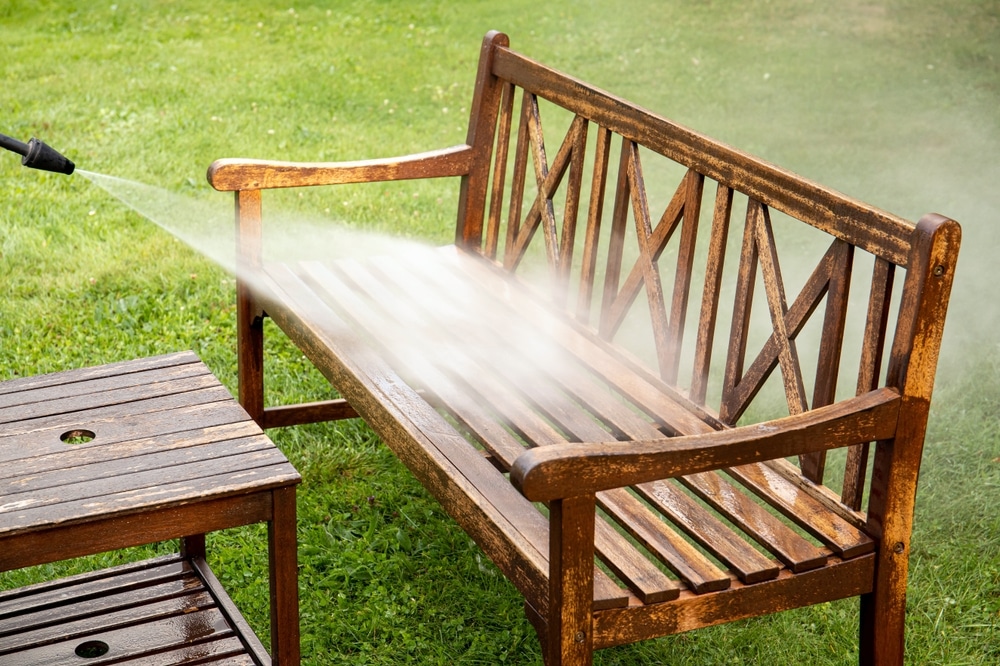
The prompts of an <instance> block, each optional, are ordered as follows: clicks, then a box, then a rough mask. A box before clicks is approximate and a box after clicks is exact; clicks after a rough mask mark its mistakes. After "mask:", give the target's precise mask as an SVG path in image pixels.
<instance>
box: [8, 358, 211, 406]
mask: <svg viewBox="0 0 1000 666" xmlns="http://www.w3.org/2000/svg"><path fill="white" fill-rule="evenodd" d="M191 364H198V365H200V364H201V360H200V359H199V358H198V356H197V355H196V354H195V353H194V352H190V351H183V352H177V353H174V354H162V355H160V356H149V357H145V358H140V359H134V360H130V361H120V362H118V363H107V364H104V365H96V366H93V367H87V368H78V369H74V370H63V371H60V372H50V373H47V374H43V375H32V376H30V377H18V378H16V379H8V380H5V381H3V382H0V395H3V396H8V397H7V398H5V399H8V400H9V399H11V398H10V397H9V395H10V394H19V393H22V392H24V391H33V390H38V389H44V388H47V387H50V386H65V385H67V384H73V383H76V382H88V381H92V380H99V379H105V378H108V377H123V376H127V375H130V374H132V373H136V372H144V371H148V370H156V369H162V368H171V367H176V366H185V365H191ZM2 404H6V403H4V402H0V405H2Z"/></svg>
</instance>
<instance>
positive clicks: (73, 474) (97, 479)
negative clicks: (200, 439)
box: [0, 435, 288, 526]
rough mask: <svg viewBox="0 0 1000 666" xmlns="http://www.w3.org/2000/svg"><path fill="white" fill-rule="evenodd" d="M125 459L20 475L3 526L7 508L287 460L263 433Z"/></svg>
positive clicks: (8, 494)
mask: <svg viewBox="0 0 1000 666" xmlns="http://www.w3.org/2000/svg"><path fill="white" fill-rule="evenodd" d="M127 461H128V464H124V465H118V464H115V465H107V464H104V463H95V464H93V465H85V466H81V467H70V468H64V469H58V470H53V471H52V472H48V473H41V474H36V475H34V476H32V477H29V478H23V477H16V478H14V479H11V480H8V481H6V482H5V483H2V484H0V526H2V525H3V524H4V519H3V515H4V514H5V513H7V512H9V511H23V510H24V509H27V508H31V509H35V508H38V507H42V506H47V505H50V504H58V503H60V502H73V501H77V500H83V499H87V498H94V499H99V498H103V497H107V496H110V495H113V494H115V493H119V492H128V491H132V490H137V489H139V488H155V487H156V486H160V485H167V484H171V483H179V482H183V481H184V480H194V479H197V478H200V477H201V476H204V475H207V474H223V473H228V472H234V471H239V470H240V469H253V468H257V467H266V466H278V465H282V464H287V462H288V461H287V460H286V459H285V456H284V455H283V454H282V453H281V452H280V451H278V450H277V449H276V448H275V447H274V445H273V444H271V441H270V440H269V439H267V438H266V437H264V436H263V435H259V436H256V437H250V438H246V439H243V440H227V441H223V442H212V443H208V444H203V445H202V446H195V447H185V448H183V449H179V450H177V451H164V452H161V453H158V454H150V455H145V456H136V457H134V458H129V459H127ZM286 471H287V470H286Z"/></svg>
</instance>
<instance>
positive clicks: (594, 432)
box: [310, 261, 776, 598]
mask: <svg viewBox="0 0 1000 666" xmlns="http://www.w3.org/2000/svg"><path fill="white" fill-rule="evenodd" d="M383 267H384V266H383ZM310 270H311V274H312V276H313V277H315V278H317V279H324V278H325V279H326V280H334V279H340V280H346V279H347V278H346V276H348V275H349V276H351V277H352V278H354V280H355V281H354V284H355V285H356V286H357V287H358V288H359V289H360V290H361V291H363V292H366V293H368V295H369V296H370V297H371V302H370V303H368V302H366V303H364V304H362V303H360V302H359V299H356V298H355V297H354V296H351V295H345V290H347V289H349V288H350V286H351V285H350V284H348V283H347V282H344V281H341V282H336V283H335V284H332V285H330V286H329V287H328V289H329V290H330V293H336V294H338V295H339V296H338V297H339V298H342V299H344V300H345V301H351V305H352V307H350V308H349V311H350V312H352V313H353V314H356V313H358V312H359V311H365V310H366V309H370V308H377V304H379V303H384V302H395V301H396V300H397V299H396V298H394V296H398V294H394V293H389V292H388V291H387V290H386V289H387V288H379V285H377V284H376V281H377V280H378V277H379V276H377V275H376V274H375V273H374V272H373V271H371V270H368V269H367V267H365V266H363V265H362V264H361V262H358V261H351V262H349V263H348V264H347V265H345V266H343V270H340V267H339V266H338V267H337V268H336V269H334V268H331V267H325V268H324V267H320V266H317V265H314V264H311V265H310ZM393 281H394V284H395V286H397V287H402V286H403V285H404V284H412V280H411V281H407V280H406V279H405V277H404V276H401V275H398V274H397V275H395V276H394V279H393ZM382 286H383V287H384V285H382ZM407 295H409V296H411V297H413V298H417V297H418V296H419V295H418V294H416V293H412V292H411V293H408V294H407ZM398 311H399V310H398V309H396V310H394V312H393V314H396V313H398ZM383 314H384V315H386V316H385V317H384V318H376V319H373V320H371V321H369V322H368V325H367V330H368V332H369V333H370V334H371V335H373V336H378V334H379V331H382V330H385V329H386V327H390V328H391V327H393V326H394V325H396V326H402V327H406V329H407V330H411V331H412V330H413V329H412V328H410V326H412V325H415V324H416V323H417V321H416V320H404V321H399V322H395V321H393V320H392V319H390V317H389V315H388V313H385V312H383ZM426 316H427V317H433V316H435V313H433V312H431V313H427V315H426ZM437 323H438V324H442V325H443V322H437ZM476 330H477V331H478V330H479V327H477V328H476ZM482 330H484V331H492V330H496V329H494V328H492V327H491V326H489V325H487V326H485V327H483V329H482ZM463 333H469V334H471V335H473V336H474V337H475V339H474V340H473V341H472V342H474V343H475V344H474V346H473V348H480V347H483V348H486V349H496V348H497V347H496V345H497V343H498V341H497V340H493V339H489V336H488V334H486V333H478V332H473V331H463ZM415 335H416V334H415ZM441 335H442V336H447V335H448V333H447V331H446V330H444V328H443V326H442V332H441ZM409 340H410V336H407V340H406V341H399V342H397V341H396V340H395V338H394V336H391V335H390V336H389V340H387V341H386V342H385V347H386V350H387V353H390V354H391V353H392V351H391V350H390V349H389V348H390V347H391V346H392V343H396V344H397V345H398V344H406V342H408V341H409ZM436 342H437V341H433V342H431V343H429V344H434V343H436ZM456 344H457V341H456ZM417 345H418V346H417V349H416V350H414V351H419V349H420V346H419V345H420V342H419V341H418V342H417ZM466 351H467V350H466V349H465V347H464V346H457V347H456V348H455V350H454V352H453V353H454V357H453V356H452V352H451V350H450V349H449V353H448V354H447V356H448V358H449V359H450V360H454V361H455V362H456V363H457V364H458V365H460V366H462V367H465V368H466V369H468V366H466V365H465V362H466V360H467V359H465V358H464V354H465V353H466ZM406 356H407V358H410V357H411V356H414V355H413V354H412V353H408V354H406ZM432 356H436V355H434V354H432ZM459 357H461V358H459ZM501 358H502V359H506V358H507V356H506V355H503V356H502V357H501ZM474 361H479V365H477V369H479V370H481V371H482V372H476V373H475V376H476V377H477V378H479V380H478V381H476V382H474V383H475V384H476V385H477V388H480V387H479V386H478V385H480V384H483V383H488V381H487V380H483V379H482V377H483V376H484V375H483V374H482V373H484V372H487V373H488V371H489V368H487V367H486V359H485V358H482V357H480V358H479V359H474ZM419 362H420V361H419V360H416V361H412V363H419ZM424 365H425V368H426V366H428V365H430V364H424ZM498 365H501V366H502V365H503V362H501V363H500V364H498ZM563 369H564V368H560V370H559V371H557V372H553V373H552V375H553V377H554V376H556V375H558V376H559V379H560V381H561V382H565V384H566V386H563V387H562V388H568V385H570V384H573V383H574V382H573V380H574V379H577V380H578V381H581V382H588V381H593V380H592V379H588V378H586V377H582V378H581V377H580V374H581V373H580V372H572V371H570V372H569V373H567V374H569V375H570V377H569V380H567V379H566V377H565V376H563V375H562V371H563ZM410 370H413V368H410ZM497 372H499V373H500V374H503V370H502V368H498V369H497ZM416 374H417V376H420V377H421V378H422V379H421V381H422V383H423V384H424V385H427V382H428V376H435V375H436V374H437V371H436V369H431V368H426V369H425V370H423V371H422V372H419V373H416ZM505 379H506V380H507V382H508V384H513V383H514V382H515V381H516V379H517V378H516V377H506V378H505ZM428 389H429V390H430V391H432V392H434V393H438V395H439V397H440V390H441V387H440V386H432V385H428ZM522 389H523V391H524V392H525V393H526V394H527V398H528V400H529V401H531V402H533V403H534V404H535V406H536V407H537V408H540V409H542V410H544V411H546V412H547V413H548V414H549V415H550V416H551V417H553V418H556V419H558V420H560V421H561V423H562V425H563V427H564V428H565V429H567V430H569V431H570V434H571V435H575V436H576V437H577V438H583V437H587V438H590V439H591V440H593V439H606V438H607V437H608V433H607V432H606V431H604V430H603V429H602V428H599V427H597V425H596V423H595V416H594V415H591V414H587V413H585V412H581V411H580V408H579V406H578V405H575V404H572V403H570V402H567V400H566V398H565V395H564V394H563V392H562V391H561V390H560V388H559V387H553V386H546V385H536V384H533V385H531V386H527V387H522ZM480 390H481V388H480ZM577 390H579V389H577ZM509 392H510V390H509V389H506V390H505V389H504V388H500V389H499V390H498V391H497V394H496V395H490V394H486V395H484V399H485V401H486V402H487V404H496V403H497V402H502V401H504V400H505V395H506V394H507V393H509ZM592 397H593V396H592ZM467 401H468V399H467V397H466V396H459V397H457V398H456V399H455V400H454V404H455V405H458V406H456V407H454V409H455V410H456V412H460V411H462V408H461V404H462V403H464V402H467ZM445 402H446V403H447V402H448V400H447V399H445ZM591 402H600V403H601V404H602V405H604V404H605V403H610V404H613V405H615V406H617V407H620V408H621V410H620V411H619V412H618V413H617V414H616V416H617V418H619V419H621V420H622V421H621V422H629V421H631V420H632V419H638V416H637V415H636V414H635V413H632V412H627V411H626V410H624V407H623V406H622V404H621V403H620V402H613V401H609V400H607V399H605V400H600V401H598V400H597V399H596V398H593V399H592V400H591ZM526 414H531V410H530V409H528V408H522V409H520V410H519V411H518V414H516V415H514V416H513V417H512V416H511V415H509V414H508V415H506V417H507V418H508V419H509V420H510V421H511V422H512V424H513V427H515V428H517V427H518V424H517V422H518V420H519V415H522V416H523V415H526ZM629 417H631V418H629ZM610 421H612V422H614V419H611V420H610ZM639 423H641V424H642V425H643V426H645V428H646V429H645V430H643V431H641V432H642V433H643V434H644V435H646V436H649V435H651V434H652V435H654V436H655V435H658V432H657V431H656V429H655V428H654V427H653V426H652V425H651V424H649V423H648V422H646V421H642V420H639V422H638V423H632V428H631V432H632V434H633V435H634V434H635V433H636V432H640V431H639V428H640V425H639ZM558 441H565V440H555V441H550V442H539V443H545V444H547V443H557V442H558ZM488 448H489V447H488ZM493 448H496V449H499V448H503V447H501V446H499V445H497V446H495V447H493ZM511 462H513V461H509V462H507V465H508V466H509V464H510V463H511ZM603 499H604V498H603V497H599V501H603ZM630 500H631V501H630ZM602 506H603V508H604V509H605V510H607V511H608V512H609V513H611V514H612V515H613V516H614V517H615V518H616V520H618V521H619V522H620V523H621V524H622V526H623V527H624V528H625V529H626V530H628V531H629V532H630V533H632V534H633V535H641V538H640V541H642V542H644V543H645V544H646V545H647V547H648V548H650V549H651V550H653V551H654V552H655V553H656V554H657V555H658V556H659V557H660V558H661V559H663V560H664V562H665V563H666V564H667V566H669V567H670V568H671V569H673V570H674V571H675V572H676V573H677V574H678V575H679V576H680V577H681V578H683V579H684V580H685V581H686V582H687V583H688V584H689V585H691V587H692V588H693V589H696V590H697V591H699V592H705V591H709V590H712V589H722V588H724V587H725V586H727V585H728V584H729V578H728V576H726V575H725V574H724V573H723V572H722V571H720V570H719V569H718V568H716V567H715V566H714V565H713V564H711V563H710V562H709V561H708V560H706V559H705V558H704V557H703V556H701V555H700V554H698V553H697V551H696V550H694V549H693V548H691V547H690V545H688V544H687V543H685V542H684V541H683V540H682V539H681V538H679V537H678V536H677V535H676V534H674V533H673V532H672V531H670V530H669V529H668V528H667V527H666V525H665V524H663V523H662V522H661V521H659V520H657V519H656V518H654V517H653V516H652V514H649V513H648V509H646V508H645V507H643V506H642V505H641V504H640V503H638V502H637V501H635V500H634V499H632V498H630V497H629V496H627V495H626V496H625V497H619V498H618V500H617V501H614V500H612V499H611V498H610V496H609V497H608V498H607V501H604V503H603V504H602ZM640 512H644V513H646V514H647V515H645V516H643V517H642V518H638V517H637V516H638V514H639V513H640ZM609 536H610V535H609ZM732 536H733V537H735V535H732ZM603 545H604V546H609V545H610V544H607V543H604V544H603ZM616 550H619V549H616ZM619 552H620V550H619ZM625 552H626V553H629V552H631V551H630V550H629V549H626V550H625ZM601 554H602V555H603V556H605V561H608V562H609V566H612V567H613V568H614V565H613V564H612V563H610V560H611V559H613V558H614V556H612V555H611V553H610V552H604V553H601ZM744 559H746V558H744ZM763 568H764V569H766V570H767V571H769V572H773V573H776V569H775V568H774V566H773V565H772V564H771V563H770V562H766V564H765V566H764V567H763ZM755 573H756V570H755ZM755 573H753V574H751V577H754V575H755ZM768 575H771V574H769V573H766V574H764V576H765V577H766V576H768ZM643 596H644V595H642V594H640V598H643Z"/></svg>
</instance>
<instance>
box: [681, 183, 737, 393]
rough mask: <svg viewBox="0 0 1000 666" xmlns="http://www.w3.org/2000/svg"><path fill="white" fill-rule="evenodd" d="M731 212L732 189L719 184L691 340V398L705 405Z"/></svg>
mask: <svg viewBox="0 0 1000 666" xmlns="http://www.w3.org/2000/svg"><path fill="white" fill-rule="evenodd" d="M732 212H733V190H732V188H729V187H726V186H725V185H722V184H720V185H719V186H718V189H717V190H716V193H715V209H714V211H713V213H712V234H711V237H710V239H709V242H708V260H707V263H706V266H705V281H704V287H703V291H702V297H701V316H700V317H699V319H698V338H697V341H696V343H695V350H694V355H695V360H694V368H693V370H692V372H691V389H690V392H689V395H690V397H691V399H692V400H693V401H694V402H695V403H697V404H699V405H704V404H705V396H706V394H707V392H708V373H709V367H710V366H711V362H712V349H713V347H714V343H715V324H716V319H717V317H718V314H719V300H720V297H721V291H722V269H723V266H724V265H725V260H726V241H727V239H728V238H729V222H730V220H731V218H732Z"/></svg>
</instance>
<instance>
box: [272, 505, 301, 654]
mask: <svg viewBox="0 0 1000 666" xmlns="http://www.w3.org/2000/svg"><path fill="white" fill-rule="evenodd" d="M271 496H272V498H273V499H272V502H273V512H274V514H273V516H272V518H271V522H270V523H269V524H268V553H269V562H270V572H271V573H270V578H271V658H272V663H273V664H274V666H298V664H299V658H300V655H299V583H298V541H297V538H296V531H295V488H281V489H279V490H276V491H274V492H273V493H272V495H271Z"/></svg>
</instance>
